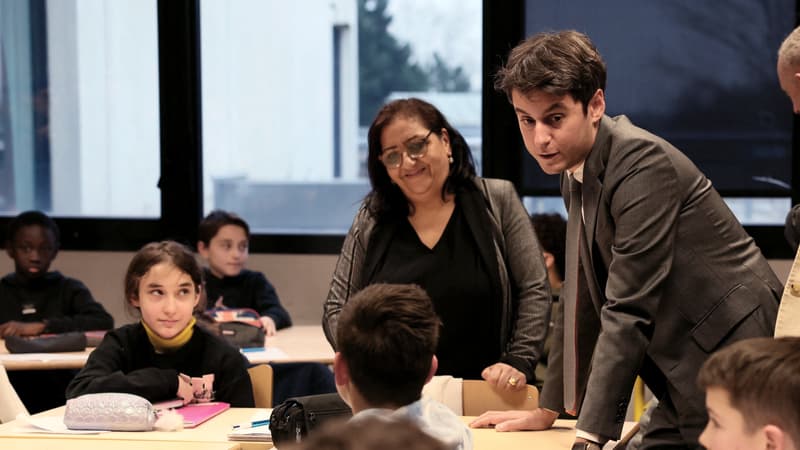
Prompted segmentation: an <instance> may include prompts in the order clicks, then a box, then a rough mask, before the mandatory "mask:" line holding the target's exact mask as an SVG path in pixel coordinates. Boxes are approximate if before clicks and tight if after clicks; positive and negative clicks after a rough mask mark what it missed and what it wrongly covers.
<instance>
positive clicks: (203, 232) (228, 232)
mask: <svg viewBox="0 0 800 450" xmlns="http://www.w3.org/2000/svg"><path fill="white" fill-rule="evenodd" d="M249 242H250V227H249V226H248V225H247V222H245V221H244V220H243V219H242V218H241V217H239V216H237V215H235V214H232V213H228V212H225V211H219V210H217V211H212V212H211V213H210V214H209V215H208V216H206V218H205V219H203V221H202V222H200V226H199V227H198V241H197V251H198V253H200V256H202V257H203V259H204V260H205V261H206V263H207V264H208V267H207V268H205V269H204V274H205V281H206V297H207V302H208V306H209V307H222V306H224V307H228V308H252V309H254V310H256V311H258V313H259V314H260V315H261V324H262V325H263V326H264V333H266V335H267V336H272V335H274V334H275V332H276V331H277V330H280V329H281V328H286V327H288V326H291V325H292V319H291V318H290V317H289V313H288V312H286V310H285V309H284V308H283V306H281V302H280V300H279V299H278V294H277V293H276V292H275V288H274V287H273V286H272V284H270V282H269V281H268V280H267V278H266V277H265V276H264V274H262V273H261V272H254V271H252V270H247V269H245V268H244V266H245V264H246V263H247V258H248V256H249Z"/></svg>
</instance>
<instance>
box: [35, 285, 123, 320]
mask: <svg viewBox="0 0 800 450" xmlns="http://www.w3.org/2000/svg"><path fill="white" fill-rule="evenodd" d="M62 295H63V296H64V297H65V298H63V300H62V301H64V302H65V303H66V304H65V305H64V306H65V310H66V311H68V312H67V314H66V315H64V316H60V317H48V318H47V327H46V329H45V332H48V333H64V332H67V331H90V330H110V329H111V328H113V327H114V318H113V317H111V314H109V313H108V311H106V310H105V308H103V305H101V304H100V303H98V302H97V301H95V299H94V298H93V297H92V294H91V292H89V289H88V288H87V287H86V286H85V285H84V284H83V283H81V282H80V281H78V280H72V279H70V280H68V281H67V284H66V285H65V286H64V289H63V293H62Z"/></svg>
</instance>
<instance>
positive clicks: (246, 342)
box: [219, 322, 264, 348]
mask: <svg viewBox="0 0 800 450" xmlns="http://www.w3.org/2000/svg"><path fill="white" fill-rule="evenodd" d="M219 333H220V336H222V337H223V338H225V340H226V341H228V342H230V343H231V344H233V345H234V346H235V347H238V348H247V347H263V346H264V329H263V328H257V327H254V326H253V325H248V324H246V323H240V322H224V323H220V324H219Z"/></svg>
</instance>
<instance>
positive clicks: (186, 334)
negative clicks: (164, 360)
mask: <svg viewBox="0 0 800 450" xmlns="http://www.w3.org/2000/svg"><path fill="white" fill-rule="evenodd" d="M196 322H197V320H195V318H194V317H192V320H191V321H190V322H189V325H186V328H184V329H183V331H181V332H180V333H178V334H177V335H176V336H175V337H174V338H171V339H164V338H162V337H161V336H159V335H157V334H156V333H155V331H153V330H152V329H150V327H148V326H147V324H146V323H144V320H142V326H143V327H144V331H145V332H147V338H148V339H149V340H150V343H151V344H153V347H155V349H156V352H157V353H164V352H171V351H174V350H177V349H179V348H181V347H183V346H184V345H186V343H187V342H189V339H191V338H192V334H194V324H195V323H196Z"/></svg>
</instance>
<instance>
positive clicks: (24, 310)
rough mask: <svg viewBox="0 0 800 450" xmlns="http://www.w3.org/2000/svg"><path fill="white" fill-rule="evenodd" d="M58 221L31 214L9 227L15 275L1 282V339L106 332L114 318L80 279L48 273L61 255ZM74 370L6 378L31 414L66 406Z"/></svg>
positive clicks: (16, 373) (25, 372)
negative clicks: (67, 388) (66, 395)
mask: <svg viewBox="0 0 800 450" xmlns="http://www.w3.org/2000/svg"><path fill="white" fill-rule="evenodd" d="M59 238H60V233H59V230H58V226H57V225H56V223H55V222H54V221H53V220H52V219H51V218H50V217H48V216H47V215H46V214H43V213H41V212H39V211H27V212H24V213H22V214H20V215H18V216H17V217H15V218H14V219H13V220H11V222H10V223H9V225H8V235H7V238H6V243H5V247H6V253H8V256H9V257H11V259H13V260H14V272H13V273H10V274H8V275H6V276H5V277H3V279H2V280H0V337H6V336H37V335H39V334H42V333H63V332H67V331H88V330H108V329H110V328H112V327H113V326H114V319H113V318H112V317H111V315H110V314H108V312H106V310H105V308H103V305H101V304H100V303H98V302H96V301H95V300H94V298H92V294H91V293H90V292H89V289H87V288H86V286H85V285H84V284H83V283H81V282H80V281H78V280H75V279H73V278H68V277H65V276H64V275H62V274H60V273H59V272H48V270H49V268H50V264H51V263H52V262H53V260H54V259H55V257H56V255H57V254H58V248H59V240H60V239H59ZM74 375H75V372H74V371H72V370H21V371H20V370H14V371H10V372H9V374H8V378H9V380H10V381H11V384H12V385H13V386H14V389H15V390H16V391H17V394H18V395H19V397H20V399H22V402H23V403H24V404H25V407H26V408H27V409H28V411H29V412H30V413H37V412H40V411H45V410H48V409H51V408H55V407H57V406H61V405H63V404H64V401H65V398H64V389H65V388H66V387H67V384H68V383H69V382H70V380H72V377H73V376H74Z"/></svg>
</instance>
